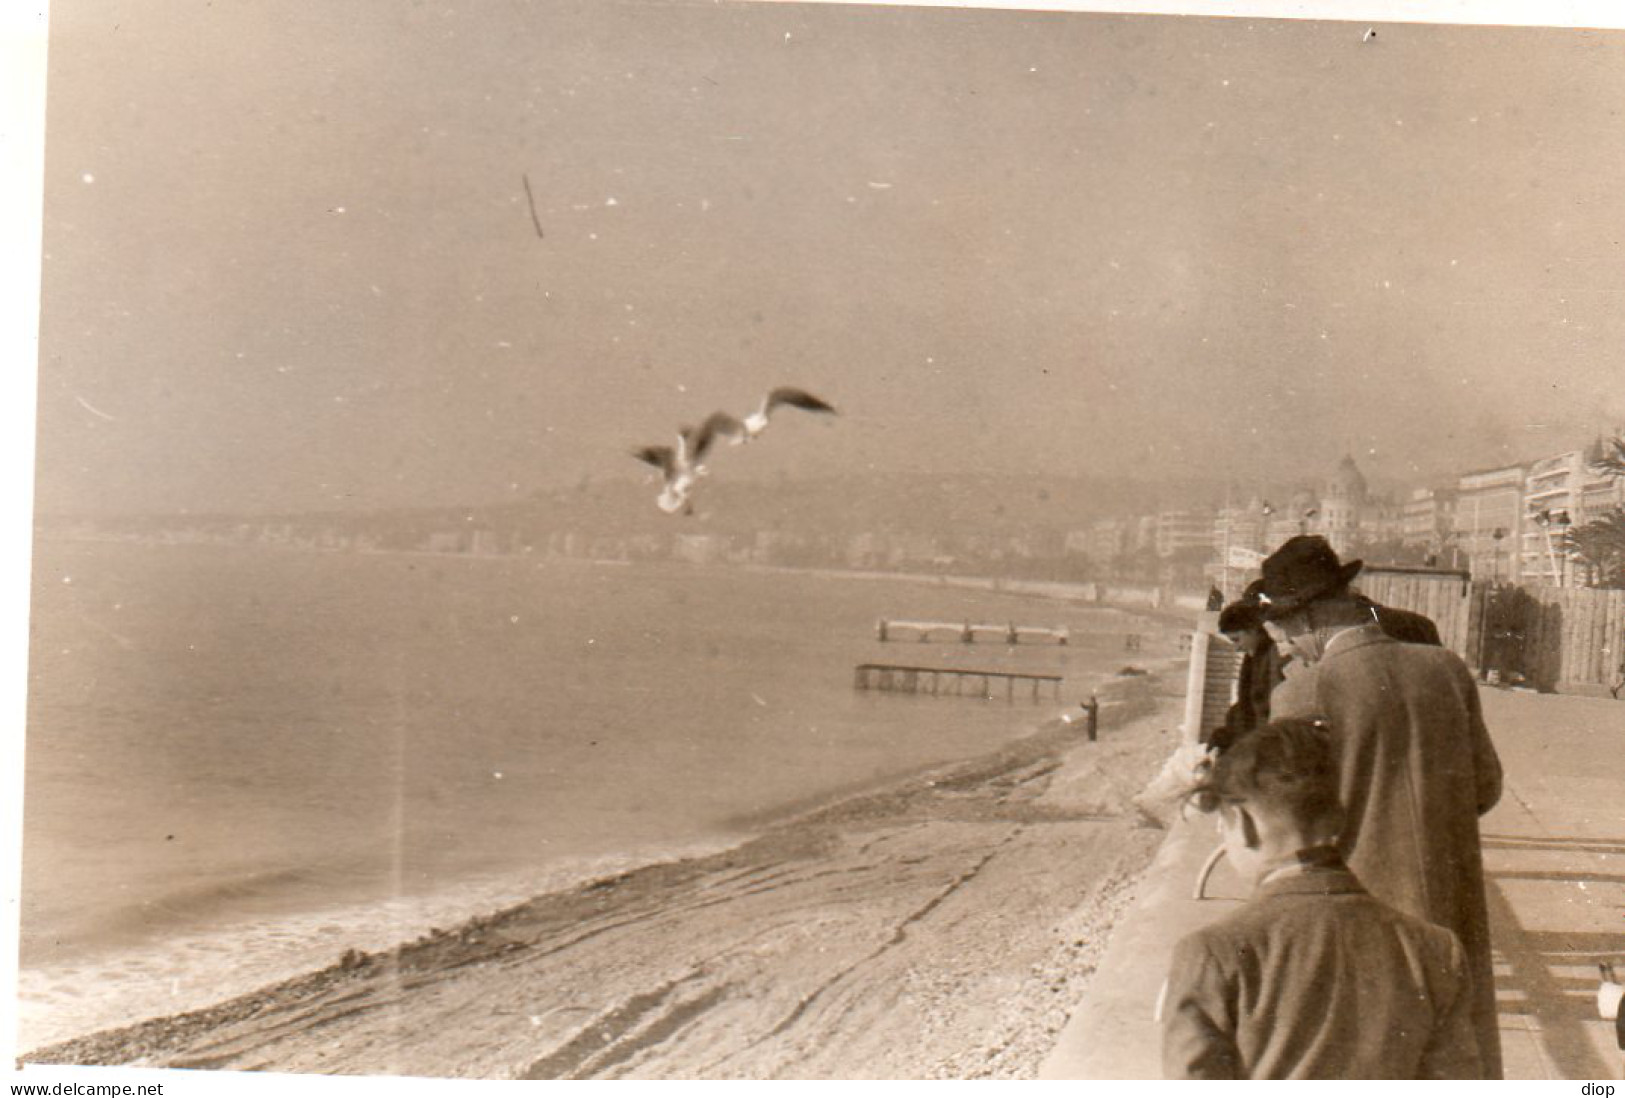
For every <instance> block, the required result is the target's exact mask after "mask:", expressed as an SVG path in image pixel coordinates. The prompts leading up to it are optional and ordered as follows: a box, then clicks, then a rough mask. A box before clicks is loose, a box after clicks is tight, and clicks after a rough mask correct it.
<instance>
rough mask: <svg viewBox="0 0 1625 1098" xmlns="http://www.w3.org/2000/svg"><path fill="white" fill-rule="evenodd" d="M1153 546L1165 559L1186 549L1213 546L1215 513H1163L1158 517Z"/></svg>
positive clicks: (1158, 554) (1159, 513)
mask: <svg viewBox="0 0 1625 1098" xmlns="http://www.w3.org/2000/svg"><path fill="white" fill-rule="evenodd" d="M1152 544H1153V546H1154V547H1155V549H1156V552H1157V556H1159V557H1162V558H1164V559H1166V558H1168V557H1171V556H1173V555H1174V554H1175V553H1178V552H1180V551H1182V550H1185V549H1195V548H1200V549H1209V548H1211V547H1212V545H1213V512H1211V511H1161V512H1158V514H1157V516H1156V526H1155V533H1154V535H1153V543H1152Z"/></svg>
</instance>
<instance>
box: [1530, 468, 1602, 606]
mask: <svg viewBox="0 0 1625 1098" xmlns="http://www.w3.org/2000/svg"><path fill="white" fill-rule="evenodd" d="M1595 456H1596V451H1595V448H1592V449H1588V450H1569V451H1567V452H1565V453H1561V454H1554V455H1552V456H1551V457H1544V458H1541V459H1539V460H1538V461H1533V462H1530V463H1529V471H1528V474H1527V475H1526V477H1525V479H1524V492H1523V532H1522V538H1521V556H1522V562H1521V567H1522V573H1523V579H1524V582H1526V583H1539V584H1548V585H1551V586H1556V587H1565V586H1569V585H1571V584H1573V583H1575V582H1576V580H1577V574H1578V572H1579V570H1580V569H1581V568H1582V567H1583V565H1581V564H1580V562H1579V561H1578V560H1577V559H1576V557H1575V554H1573V553H1572V552H1570V551H1569V550H1568V549H1567V548H1566V547H1565V545H1564V541H1565V536H1566V535H1567V534H1568V532H1569V530H1571V529H1573V528H1574V527H1575V526H1580V525H1583V524H1585V523H1587V522H1590V521H1591V520H1593V519H1595V518H1597V517H1598V516H1599V515H1601V514H1602V513H1604V512H1606V511H1608V510H1610V509H1611V508H1614V507H1618V506H1620V505H1621V503H1622V502H1625V501H1622V498H1621V496H1622V492H1625V482H1622V481H1621V480H1619V479H1616V478H1614V477H1611V476H1609V475H1608V474H1606V473H1603V472H1599V471H1598V470H1597V469H1596V468H1594V467H1593V465H1592V461H1593V460H1594V459H1595Z"/></svg>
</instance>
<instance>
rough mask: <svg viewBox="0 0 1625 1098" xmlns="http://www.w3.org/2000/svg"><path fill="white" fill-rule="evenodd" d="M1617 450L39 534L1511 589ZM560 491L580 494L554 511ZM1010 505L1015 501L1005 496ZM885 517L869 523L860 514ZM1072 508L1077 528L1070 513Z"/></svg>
mask: <svg viewBox="0 0 1625 1098" xmlns="http://www.w3.org/2000/svg"><path fill="white" fill-rule="evenodd" d="M1616 440H1617V441H1616ZM1622 448H1625V430H1622V431H1620V432H1617V433H1616V434H1615V435H1613V436H1612V437H1605V436H1603V435H1598V436H1596V437H1595V438H1593V439H1592V440H1591V441H1590V442H1589V443H1588V444H1586V445H1585V446H1578V447H1575V448H1572V449H1568V450H1565V451H1563V452H1561V453H1558V454H1552V455H1545V456H1542V457H1538V458H1534V459H1530V460H1524V461H1521V462H1516V463H1512V464H1508V465H1504V466H1499V467H1495V468H1488V469H1473V470H1467V471H1464V472H1462V473H1461V474H1459V475H1458V476H1456V477H1454V478H1449V479H1447V480H1443V481H1439V482H1434V483H1432V484H1428V485H1419V486H1409V487H1404V486H1402V487H1400V488H1399V489H1397V490H1387V491H1384V490H1378V489H1373V488H1372V486H1371V485H1370V484H1369V483H1368V481H1367V479H1366V477H1365V475H1364V474H1363V472H1362V471H1361V469H1360V467H1359V463H1358V462H1356V461H1355V460H1354V458H1353V457H1352V456H1351V455H1348V454H1345V455H1344V456H1343V457H1342V459H1341V460H1340V461H1338V462H1337V463H1336V465H1335V467H1333V468H1332V469H1330V470H1328V472H1327V473H1326V475H1324V476H1322V477H1319V478H1315V479H1312V480H1311V479H1300V480H1297V481H1293V482H1286V481H1276V482H1274V483H1272V484H1270V485H1265V484H1262V483H1255V484H1253V485H1250V486H1244V485H1238V484H1234V483H1231V482H1226V485H1225V490H1224V496H1223V497H1222V498H1216V497H1215V496H1214V495H1213V489H1212V487H1211V486H1208V487H1207V488H1205V489H1204V488H1201V487H1192V486H1185V488H1184V490H1183V492H1180V493H1176V494H1177V495H1180V496H1182V497H1183V498H1182V500H1181V501H1180V502H1179V503H1178V504H1170V505H1159V506H1154V507H1152V508H1150V509H1146V508H1144V507H1140V508H1135V507H1134V506H1133V505H1132V504H1128V505H1125V503H1124V497H1123V496H1122V495H1117V496H1115V497H1111V498H1109V499H1107V500H1105V501H1101V500H1098V499H1092V498H1091V492H1092V488H1091V486H1090V485H1089V484H1087V483H1083V482H1074V483H1071V484H1067V483H1066V482H1065V481H1064V479H1062V478H1034V481H1033V483H1034V484H1035V485H1037V488H1036V491H1034V492H1031V493H1026V492H1019V491H1014V492H1012V491H1011V488H1012V485H1014V484H1017V483H1019V481H1020V478H1005V479H1004V480H1003V481H1002V482H999V483H998V484H996V485H994V484H989V483H983V484H980V485H978V484H976V483H975V482H974V481H969V480H967V479H966V478H962V477H960V478H956V477H952V476H948V477H942V478H938V481H937V483H935V484H932V483H930V482H929V480H928V479H924V478H921V479H915V480H907V479H905V480H903V481H901V482H900V483H894V484H891V485H887V486H886V487H885V488H881V489H878V490H877V491H876V493H875V494H876V495H877V496H878V497H879V502H878V503H877V505H876V507H875V509H874V511H872V512H870V513H867V514H866V513H863V511H862V510H861V509H860V510H859V512H858V513H856V514H853V513H848V514H842V513H840V510H841V500H842V499H843V498H844V496H845V493H846V492H848V491H851V490H852V489H851V488H850V486H847V485H843V484H840V483H839V482H834V483H823V484H818V485H811V484H803V485H799V486H797V488H796V489H794V490H793V491H798V492H803V491H804V492H806V493H808V494H807V495H806V496H804V497H803V498H800V499H792V500H790V501H786V500H784V499H783V498H782V497H783V496H784V495H785V494H786V489H785V486H784V484H783V483H779V484H777V485H765V484H748V483H747V484H741V485H737V486H733V487H732V491H731V492H730V493H729V494H728V495H726V496H725V497H724V498H725V502H724V503H723V504H722V505H721V506H720V507H719V508H717V509H716V510H715V511H714V512H713V510H712V509H711V508H709V507H708V508H706V510H705V511H703V512H701V520H700V521H699V522H698V523H697V524H696V523H695V522H694V521H692V520H685V519H683V518H676V519H674V518H671V517H668V516H664V515H662V516H658V517H656V518H653V519H652V520H651V515H650V511H651V509H650V508H649V507H648V506H647V499H646V497H647V496H648V495H649V492H650V490H651V489H649V488H648V486H647V485H639V486H638V487H637V488H636V489H633V488H632V486H631V485H630V484H629V483H627V482H616V483H614V484H612V485H609V486H600V487H599V489H598V491H599V492H600V493H602V492H604V491H605V489H606V488H607V492H608V494H607V495H605V494H594V493H593V491H592V489H590V488H589V487H586V486H582V487H578V488H577V489H576V490H575V492H574V493H569V492H555V493H546V492H538V493H537V494H536V495H535V496H534V497H533V498H532V499H531V500H529V501H527V502H525V503H520V504H503V505H499V506H497V507H495V508H492V507H490V506H481V505H479V504H470V505H468V506H466V507H461V508H454V509H450V510H447V509H435V508H419V509H405V510H402V511H399V512H396V513H393V514H390V515H387V516H386V515H365V514H358V513H349V514H346V513H343V512H326V513H312V514H307V515H283V516H251V515H214V516H201V515H200V516H186V515H152V516H125V517H124V518H123V519H122V520H115V521H112V522H107V521H94V520H90V519H87V518H85V517H83V516H80V517H73V516H52V517H51V518H50V519H49V520H48V523H47V526H48V528H49V529H51V530H53V531H64V532H70V533H75V534H77V535H78V536H99V535H105V534H107V533H108V532H110V531H122V532H123V534H124V536H130V537H136V538H140V539H142V540H149V541H151V540H156V541H180V542H185V541H225V542H257V543H266V544H276V545H284V546H295V547H301V548H308V549H327V550H363V551H367V550H381V549H409V550H414V551H426V552H435V553H472V554H476V555H519V556H529V555H537V556H563V557H584V558H594V559H607V560H622V561H625V560H633V559H644V560H655V559H667V558H669V559H673V560H681V561H687V562H690V563H696V564H706V563H735V564H743V563H754V564H816V565H841V566H847V567H882V568H887V567H889V568H914V569H926V570H944V569H949V570H951V569H960V570H963V569H965V568H967V567H970V568H974V567H984V568H994V569H1003V570H1006V571H1010V572H1012V574H1018V575H1040V576H1043V577H1045V578H1052V579H1071V580H1078V579H1106V578H1110V579H1119V580H1121V579H1134V580H1140V581H1152V582H1159V583H1161V584H1163V585H1166V586H1170V587H1185V588H1190V587H1193V586H1197V585H1199V584H1201V583H1204V582H1212V583H1216V584H1218V585H1220V586H1221V587H1222V588H1224V589H1226V590H1229V589H1230V588H1231V587H1232V586H1234V585H1236V584H1237V583H1238V582H1239V580H1238V577H1242V576H1246V575H1248V574H1251V573H1252V572H1254V571H1255V570H1256V568H1257V565H1258V562H1259V560H1261V559H1262V557H1263V556H1264V555H1267V554H1268V553H1269V552H1270V551H1272V550H1273V549H1274V548H1275V547H1277V546H1279V545H1280V544H1281V543H1282V542H1284V541H1286V540H1287V539H1288V538H1290V537H1292V536H1293V535H1294V534H1318V535H1321V536H1323V537H1325V538H1327V540H1328V541H1329V542H1330V543H1331V544H1332V546H1333V548H1334V549H1335V550H1336V551H1338V552H1339V553H1341V554H1344V555H1345V556H1356V555H1361V554H1365V555H1367V556H1369V557H1370V558H1371V559H1372V563H1377V564H1390V565H1394V564H1398V565H1408V566H1416V565H1420V566H1425V567H1430V568H1449V569H1452V570H1460V571H1464V572H1468V573H1470V574H1471V575H1473V576H1474V578H1478V579H1490V580H1492V581H1495V582H1505V583H1511V584H1518V583H1524V584H1536V585H1550V586H1591V585H1593V584H1596V583H1598V582H1600V581H1601V580H1602V579H1603V577H1602V576H1601V575H1600V574H1599V573H1598V571H1597V570H1596V567H1595V562H1592V561H1590V560H1588V558H1587V556H1586V553H1585V552H1584V551H1583V549H1582V548H1581V547H1580V546H1578V545H1576V544H1575V543H1573V542H1572V541H1571V540H1570V539H1569V538H1568V537H1567V535H1568V534H1569V533H1570V532H1571V531H1573V530H1575V529H1577V528H1579V527H1582V526H1584V525H1585V524H1586V523H1588V522H1592V521H1595V520H1597V519H1599V518H1601V517H1602V516H1604V515H1607V514H1609V513H1611V512H1615V511H1618V510H1620V509H1622V508H1625V476H1620V475H1619V474H1618V473H1617V472H1616V471H1613V470H1611V469H1610V468H1608V467H1607V466H1606V465H1604V464H1602V463H1603V462H1604V461H1605V459H1606V458H1607V457H1609V456H1610V455H1613V456H1616V457H1617V456H1619V451H1620V450H1621V449H1622ZM1138 487H1139V491H1138V492H1136V493H1133V494H1135V495H1140V494H1145V495H1152V494H1153V493H1154V492H1155V488H1154V486H1152V485H1144V486H1138ZM887 489H889V490H887ZM899 493H901V494H902V495H903V496H905V497H912V498H913V500H914V501H915V502H921V501H922V500H929V501H934V502H936V503H939V504H942V506H940V507H933V506H931V503H930V502H926V503H925V505H924V506H923V507H922V508H920V509H918V510H917V511H916V512H915V514H914V515H913V517H912V519H911V517H910V511H911V509H910V508H907V507H903V506H898V505H897V502H898V501H897V496H898V494H899ZM572 494H574V495H576V496H578V497H583V498H580V499H577V500H576V501H574V505H573V506H572V505H570V501H569V497H570V495H572ZM976 494H982V495H984V496H986V497H987V498H986V500H985V503H986V504H987V506H986V507H983V508H980V509H972V510H969V511H965V512H961V513H960V514H958V515H955V514H950V513H948V512H949V511H950V510H951V504H950V503H949V500H950V498H951V497H953V496H960V497H964V496H966V495H976ZM1017 495H1019V496H1021V497H1023V498H1020V499H1019V500H1018V499H1016V498H1013V497H1015V496H1017ZM1204 495H1205V498H1204ZM1029 496H1030V498H1027V497H1029ZM1271 496H1273V502H1272V500H1271V499H1270V498H1269V497H1271ZM832 497H833V502H832ZM1153 498H1155V497H1154V495H1153ZM1000 500H1004V501H1005V502H1000ZM1075 507H1076V508H1078V511H1076V512H1074V511H1073V510H1072V508H1075ZM888 510H889V512H890V513H889V515H888V516H887V517H886V518H884V519H880V518H876V517H875V512H887V511H888ZM978 510H979V511H980V512H981V513H980V514H978V513H976V512H977V511H978ZM808 511H810V513H805V512H808ZM730 512H731V513H730ZM798 512H801V513H798ZM1089 512H1092V513H1093V517H1089V518H1087V519H1083V518H1081V517H1080V514H1082V513H1089ZM1100 512H1105V513H1100ZM920 514H929V515H931V516H932V518H933V519H934V520H935V521H929V522H928V521H924V520H922V519H921V518H920V517H919V515H920ZM1225 561H1228V562H1229V567H1228V568H1225V567H1223V562H1225Z"/></svg>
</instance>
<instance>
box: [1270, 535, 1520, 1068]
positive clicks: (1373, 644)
mask: <svg viewBox="0 0 1625 1098" xmlns="http://www.w3.org/2000/svg"><path fill="white" fill-rule="evenodd" d="M1359 571H1360V562H1359V561H1351V562H1349V563H1347V564H1345V563H1343V562H1342V561H1340V560H1339V559H1338V557H1337V554H1336V552H1335V551H1333V549H1332V547H1331V545H1330V544H1328V543H1327V541H1326V539H1324V538H1321V537H1313V536H1300V537H1295V538H1292V539H1290V540H1289V541H1287V542H1286V543H1285V544H1283V545H1282V546H1281V548H1280V549H1278V550H1276V551H1275V553H1274V554H1272V555H1271V556H1270V557H1269V558H1268V559H1266V560H1265V561H1264V565H1263V573H1264V575H1263V580H1262V590H1261V592H1260V595H1259V602H1260V604H1261V606H1262V608H1263V616H1264V620H1265V624H1266V627H1267V628H1268V629H1269V630H1270V631H1271V634H1272V635H1273V636H1274V637H1275V638H1276V640H1277V643H1280V644H1282V645H1283V646H1284V647H1287V648H1289V649H1290V651H1291V652H1292V655H1293V658H1294V660H1296V661H1297V662H1299V663H1301V664H1302V665H1303V666H1302V668H1301V670H1299V671H1298V672H1297V673H1295V674H1292V673H1289V674H1288V675H1287V678H1286V681H1285V682H1283V683H1282V684H1281V686H1280V687H1279V688H1278V689H1277V690H1276V691H1275V693H1274V694H1273V695H1272V697H1271V699H1270V716H1271V719H1273V720H1281V719H1284V718H1291V717H1301V718H1310V719H1314V718H1318V719H1322V720H1324V721H1326V722H1327V723H1328V724H1329V725H1330V727H1331V732H1332V735H1333V736H1334V737H1336V739H1337V741H1338V745H1339V750H1340V760H1339V771H1340V774H1341V779H1340V781H1341V799H1342V802H1343V805H1344V808H1345V809H1346V811H1347V817H1346V823H1345V826H1344V828H1343V830H1342V833H1341V834H1340V836H1339V840H1338V846H1339V849H1340V850H1341V851H1342V853H1343V857H1344V858H1345V860H1346V861H1347V862H1348V864H1349V866H1350V868H1352V869H1353V870H1354V872H1355V873H1356V874H1357V875H1358V876H1359V877H1360V879H1361V880H1362V881H1364V882H1365V884H1366V887H1367V888H1368V889H1369V890H1370V891H1371V894H1372V895H1374V896H1376V897H1377V898H1378V899H1380V900H1382V901H1383V902H1385V903H1387V904H1390V905H1392V906H1393V907H1396V908H1398V909H1399V910H1401V911H1404V912H1407V913H1409V914H1412V915H1416V916H1419V917H1421V918H1424V919H1427V920H1429V921H1431V922H1434V923H1437V924H1439V925H1440V926H1444V927H1447V928H1448V929H1450V930H1453V931H1455V932H1456V934H1457V936H1458V937H1459V938H1460V939H1461V942H1462V945H1463V947H1464V948H1465V949H1466V952H1467V961H1468V966H1467V967H1468V971H1469V973H1470V976H1471V978H1472V981H1473V1009H1472V1015H1473V1030H1474V1036H1475V1038H1476V1039H1477V1043H1478V1051H1479V1059H1480V1061H1481V1062H1482V1064H1483V1066H1484V1068H1485V1072H1486V1075H1487V1077H1489V1078H1500V1076H1501V1044H1500V1033H1499V1029H1498V1026H1497V1018H1496V1008H1495V984H1494V976H1493V973H1492V970H1491V966H1490V940H1489V916H1488V912H1487V904H1486V901H1485V895H1484V862H1483V855H1482V852H1481V848H1480V845H1479V836H1478V817H1479V816H1480V815H1481V814H1483V813H1484V812H1487V811H1489V809H1490V808H1491V807H1493V806H1494V804H1495V802H1496V801H1497V800H1498V799H1499V798H1500V795H1501V763H1500V759H1499V758H1498V757H1497V755H1496V753H1495V748H1494V745H1492V744H1491V743H1490V738H1489V733H1488V732H1487V731H1486V729H1485V727H1484V718H1483V714H1482V712H1481V710H1480V708H1479V701H1478V686H1477V684H1476V683H1475V682H1474V680H1473V675H1472V672H1471V671H1469V670H1468V669H1467V665H1466V664H1464V663H1462V661H1461V659H1460V658H1459V657H1457V656H1456V655H1455V653H1453V652H1450V651H1449V650H1448V649H1445V648H1441V647H1437V646H1431V645H1420V644H1404V643H1401V642H1399V641H1396V640H1395V639H1394V638H1393V637H1391V636H1388V635H1387V634H1386V633H1385V632H1384V631H1383V629H1382V627H1381V625H1379V624H1378V622H1377V621H1375V620H1373V615H1372V612H1371V610H1370V608H1369V607H1368V606H1366V605H1364V604H1362V603H1361V602H1360V601H1358V599H1357V598H1356V597H1355V596H1353V595H1352V594H1351V593H1350V591H1349V584H1350V582H1351V581H1352V580H1353V579H1354V577H1355V575H1356V574H1357V573H1358V572H1359Z"/></svg>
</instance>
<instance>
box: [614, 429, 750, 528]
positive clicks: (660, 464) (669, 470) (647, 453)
mask: <svg viewBox="0 0 1625 1098" xmlns="http://www.w3.org/2000/svg"><path fill="white" fill-rule="evenodd" d="M744 432H745V427H744V424H742V423H740V422H739V421H738V420H737V419H735V418H734V417H733V416H730V415H729V414H728V413H727V412H712V413H711V414H710V415H709V416H707V417H705V422H704V423H701V424H700V426H699V427H698V428H697V429H696V428H693V427H683V428H680V429H679V430H678V432H677V445H676V446H644V447H641V448H639V449H636V450H633V451H632V456H633V457H635V458H637V459H638V460H639V461H641V462H643V463H645V464H647V465H653V466H654V467H655V468H656V469H659V470H660V473H661V476H662V478H663V481H664V482H663V484H662V485H661V488H660V495H659V496H658V497H657V498H656V499H655V503H656V505H657V506H659V508H660V509H661V510H662V511H664V512H666V514H668V515H673V514H676V513H677V512H679V511H681V512H683V513H684V514H686V515H691V514H693V513H694V505H693V503H692V502H691V501H690V499H689V497H690V496H691V495H692V494H693V492H694V486H695V485H696V484H698V483H699V479H700V478H701V477H703V476H705V475H706V468H705V465H704V464H703V462H704V461H705V455H706V454H708V453H709V452H710V450H711V447H712V446H713V445H715V444H716V441H717V439H719V438H727V439H730V440H733V439H738V438H740V437H742V436H743V434H744Z"/></svg>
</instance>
